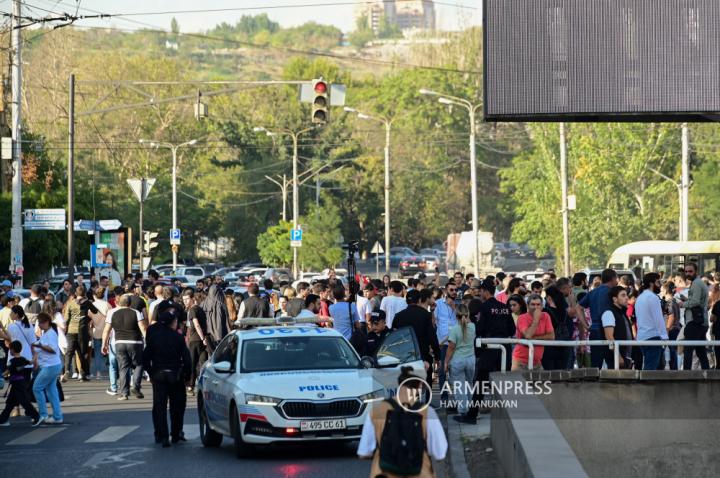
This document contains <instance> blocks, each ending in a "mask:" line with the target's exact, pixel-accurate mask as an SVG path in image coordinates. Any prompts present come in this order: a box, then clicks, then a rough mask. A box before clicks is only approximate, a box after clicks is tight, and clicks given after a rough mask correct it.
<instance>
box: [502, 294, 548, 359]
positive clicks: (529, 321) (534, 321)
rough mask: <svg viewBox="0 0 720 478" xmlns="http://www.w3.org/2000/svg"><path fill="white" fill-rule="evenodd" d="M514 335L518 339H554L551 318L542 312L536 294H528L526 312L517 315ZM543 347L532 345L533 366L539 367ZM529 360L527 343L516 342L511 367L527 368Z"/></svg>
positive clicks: (541, 305)
mask: <svg viewBox="0 0 720 478" xmlns="http://www.w3.org/2000/svg"><path fill="white" fill-rule="evenodd" d="M516 337H517V338H519V339H541V340H553V339H555V331H554V330H553V326H552V320H550V316H549V315H548V314H547V312H543V300H542V297H540V296H539V295H537V294H533V295H531V296H530V299H529V300H528V313H527V314H523V315H521V316H520V317H518V321H517V333H516ZM544 350H545V347H543V346H540V345H536V346H535V347H534V356H533V368H542V367H540V361H541V360H542V356H543V351H544ZM528 360H529V348H528V346H527V345H522V344H517V345H516V346H515V349H514V350H513V354H512V369H513V370H527V369H528Z"/></svg>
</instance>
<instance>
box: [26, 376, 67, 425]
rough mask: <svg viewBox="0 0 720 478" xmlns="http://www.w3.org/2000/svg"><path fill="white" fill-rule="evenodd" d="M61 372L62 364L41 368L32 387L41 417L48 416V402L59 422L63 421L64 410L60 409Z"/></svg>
mask: <svg viewBox="0 0 720 478" xmlns="http://www.w3.org/2000/svg"><path fill="white" fill-rule="evenodd" d="M60 372H62V365H60V364H57V365H51V366H49V367H40V370H39V371H38V374H37V376H36V377H35V383H33V387H32V391H33V394H34V395H35V400H36V401H37V406H38V412H39V413H40V416H41V417H47V416H48V411H47V404H46V403H45V402H46V400H47V401H49V402H50V405H52V409H53V418H54V419H55V420H58V421H62V419H63V414H62V409H60V395H59V393H58V389H57V379H58V376H59V375H60ZM46 397H47V398H46Z"/></svg>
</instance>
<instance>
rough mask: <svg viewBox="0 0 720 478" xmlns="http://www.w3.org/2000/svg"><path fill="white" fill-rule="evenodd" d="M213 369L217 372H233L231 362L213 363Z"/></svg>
mask: <svg viewBox="0 0 720 478" xmlns="http://www.w3.org/2000/svg"><path fill="white" fill-rule="evenodd" d="M213 370H215V371H216V372H217V373H232V364H231V363H230V362H218V363H215V364H213Z"/></svg>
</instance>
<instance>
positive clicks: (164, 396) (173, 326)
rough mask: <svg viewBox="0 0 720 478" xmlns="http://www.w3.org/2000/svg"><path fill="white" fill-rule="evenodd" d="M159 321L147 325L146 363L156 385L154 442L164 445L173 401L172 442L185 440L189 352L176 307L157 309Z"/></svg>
mask: <svg viewBox="0 0 720 478" xmlns="http://www.w3.org/2000/svg"><path fill="white" fill-rule="evenodd" d="M157 316H158V321H157V322H156V323H154V324H153V325H151V326H150V327H148V330H147V335H146V336H145V339H146V346H145V350H144V352H143V364H144V366H145V369H146V370H148V372H149V374H150V379H151V381H152V387H153V409H152V417H153V426H154V428H155V443H162V446H163V448H167V447H169V446H170V441H169V439H168V438H169V436H168V435H169V434H168V424H167V406H168V399H169V401H170V428H171V431H170V435H171V436H172V442H173V443H178V442H180V441H186V440H185V436H184V434H183V431H182V430H183V416H184V415H185V405H186V400H187V399H186V396H185V384H186V383H189V381H190V372H191V361H190V352H189V351H188V349H187V347H186V346H185V340H184V339H183V337H182V335H180V334H179V333H178V332H177V326H178V318H179V317H180V314H179V313H178V311H177V309H175V308H172V307H168V308H165V309H161V310H158V315H157Z"/></svg>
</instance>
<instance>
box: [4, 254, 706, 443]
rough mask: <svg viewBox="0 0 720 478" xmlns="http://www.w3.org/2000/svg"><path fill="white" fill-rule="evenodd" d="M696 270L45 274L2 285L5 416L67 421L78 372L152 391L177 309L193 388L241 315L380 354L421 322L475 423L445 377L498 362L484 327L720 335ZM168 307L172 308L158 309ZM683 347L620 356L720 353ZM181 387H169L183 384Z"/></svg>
mask: <svg viewBox="0 0 720 478" xmlns="http://www.w3.org/2000/svg"><path fill="white" fill-rule="evenodd" d="M697 272H698V271H697V266H696V265H695V264H692V263H689V264H687V265H686V266H685V268H684V269H683V270H681V271H678V273H677V274H675V275H673V276H672V277H661V276H660V275H659V274H656V273H649V274H645V276H644V277H643V278H642V281H641V282H640V283H639V284H636V283H635V281H634V280H633V278H632V276H622V277H618V275H617V274H616V273H615V271H614V270H612V269H607V270H604V271H603V272H602V274H601V275H600V276H599V277H597V278H594V280H593V281H592V283H589V281H588V277H587V276H586V275H585V274H584V273H577V274H575V275H574V276H573V277H557V276H556V275H555V274H554V273H553V272H552V271H550V272H548V273H546V274H545V275H544V276H543V277H542V280H538V281H533V282H531V283H530V284H527V283H526V282H525V281H524V280H522V279H521V278H520V277H514V276H513V275H512V274H505V273H502V272H499V273H497V274H496V275H489V276H486V277H485V278H483V279H480V278H476V277H474V276H473V275H472V274H467V275H463V274H462V273H456V274H455V275H454V276H453V277H452V278H451V279H450V280H449V282H447V283H441V280H440V276H439V275H438V274H436V275H435V276H434V277H433V276H423V275H421V276H420V277H419V278H410V279H408V280H407V281H406V283H403V282H401V281H397V280H391V278H390V276H385V277H383V279H369V278H364V277H360V276H358V277H356V278H355V279H356V280H351V281H349V283H348V281H347V280H341V278H338V277H336V275H335V274H334V272H333V271H332V270H331V271H329V273H328V275H327V279H323V280H319V281H316V282H314V283H309V282H303V281H300V282H298V283H296V284H295V287H292V286H290V284H287V283H281V284H277V285H276V284H274V283H273V282H272V281H271V280H266V281H265V282H264V283H263V284H262V288H261V287H260V284H251V285H250V286H249V287H248V288H247V293H246V294H235V293H234V292H233V289H232V288H229V287H227V284H225V283H224V282H223V280H222V278H221V277H210V278H206V279H203V280H201V281H198V282H197V283H196V284H194V286H193V287H186V288H184V289H183V288H181V287H178V286H175V285H168V284H165V283H163V282H162V281H161V280H160V277H159V276H158V274H157V273H156V272H155V271H152V270H151V271H150V272H149V273H148V275H147V278H145V277H144V276H143V275H141V274H137V275H128V276H127V277H126V278H125V280H123V281H122V283H121V284H117V285H115V284H113V283H112V282H110V281H111V277H106V276H101V277H97V280H95V279H93V280H92V281H91V282H90V287H89V288H87V289H86V287H85V285H83V284H84V281H83V280H82V278H79V279H78V280H77V282H73V281H70V280H66V281H65V282H64V283H63V285H62V289H61V290H60V291H58V292H56V293H54V294H53V293H52V292H51V291H49V290H48V289H47V287H46V285H44V284H36V285H33V286H32V288H31V291H30V297H28V298H21V297H18V296H16V295H15V294H14V293H13V291H12V289H10V287H8V285H7V284H6V283H3V284H0V290H1V291H2V293H1V294H0V304H2V309H0V339H2V340H3V341H4V344H3V351H5V352H6V353H5V358H4V359H3V360H2V366H3V370H5V369H7V370H8V374H6V375H7V376H8V378H9V380H10V381H11V383H12V384H13V390H15V391H13V392H12V394H11V400H8V401H7V402H6V411H7V414H6V413H5V412H3V414H2V415H0V425H5V424H7V423H8V422H7V418H8V417H9V416H13V415H16V414H19V413H20V407H24V408H25V411H26V414H27V415H28V416H30V417H33V418H34V420H35V421H34V423H35V424H39V423H62V420H63V418H62V410H61V405H60V402H61V396H62V385H61V384H62V383H64V382H67V381H68V380H72V379H77V380H80V381H88V380H98V379H99V380H107V381H108V387H107V394H108V395H111V396H114V397H116V398H117V400H128V399H129V398H130V397H135V398H137V399H142V398H144V395H143V391H142V386H143V381H144V380H146V379H149V378H150V373H149V370H148V363H147V362H148V359H147V357H144V353H145V352H146V351H147V349H148V346H147V344H148V333H149V332H148V331H149V330H150V329H151V327H152V326H153V325H154V324H156V323H158V322H162V323H165V325H170V322H172V321H173V320H174V321H175V324H174V325H172V328H173V329H174V330H175V331H176V332H177V334H176V335H179V336H181V337H182V338H183V342H184V343H185V345H186V347H187V350H188V355H187V358H186V359H185V360H180V361H179V362H178V363H177V364H176V368H177V369H183V370H187V375H188V376H187V380H183V384H185V388H184V390H183V393H182V395H183V398H182V400H184V396H185V395H186V394H188V395H192V394H194V385H195V381H196V380H197V377H198V372H199V370H200V367H201V366H202V364H203V363H204V362H205V360H207V358H208V357H209V355H210V354H212V352H213V350H214V348H215V347H216V346H217V344H218V343H219V342H220V340H222V338H223V337H224V336H225V335H226V334H227V333H228V331H230V330H232V329H234V328H237V327H239V326H240V324H241V322H239V319H243V318H248V317H253V318H257V317H267V318H271V317H278V316H292V317H301V318H302V317H307V318H317V317H320V318H326V319H328V320H327V321H318V325H320V326H331V327H334V328H335V329H336V330H338V331H339V332H340V333H341V334H342V335H343V336H344V337H345V338H347V339H348V340H349V341H350V343H351V344H352V345H353V347H355V349H356V350H357V352H358V354H359V355H361V356H373V355H374V354H375V353H376V351H377V350H378V347H379V346H380V344H381V342H382V340H383V338H384V337H385V336H386V335H387V334H388V333H389V331H390V330H392V329H399V328H402V327H412V328H413V329H414V332H415V336H416V338H417V340H418V343H419V346H420V353H421V358H422V360H423V361H424V362H425V366H426V370H427V377H426V378H427V380H428V381H432V380H433V378H434V376H435V375H437V377H438V381H439V385H440V389H441V390H442V391H443V395H442V397H441V398H443V399H447V398H448V395H449V394H450V393H452V394H453V396H454V398H455V399H456V400H455V403H456V404H457V411H458V412H459V415H458V416H457V419H458V420H461V421H466V422H474V421H475V420H476V419H477V415H478V413H479V412H481V411H482V410H479V407H478V406H476V404H477V403H478V401H479V400H481V399H482V396H481V395H480V396H477V392H476V396H473V397H470V396H467V393H464V391H463V390H452V389H450V390H449V391H448V389H447V387H444V385H445V383H446V382H448V381H449V382H450V383H453V384H457V383H471V382H484V381H487V380H488V379H489V374H490V373H491V372H492V371H496V370H499V369H500V368H501V363H500V361H501V354H500V351H499V350H496V349H489V348H486V347H481V348H477V349H476V347H475V345H474V342H475V338H476V337H483V338H518V339H535V340H553V339H554V340H585V339H591V340H603V339H606V340H633V339H636V340H642V341H647V340H661V339H670V340H674V339H683V338H684V339H687V340H704V339H706V338H711V337H720V320H719V319H720V300H719V299H720V287H719V281H718V279H720V277H718V276H717V275H714V276H713V275H706V276H704V277H699V276H698V273H697ZM115 280H118V279H117V278H115ZM351 289H352V292H351ZM161 315H164V316H165V320H159V317H160V316H161ZM166 322H167V323H166ZM709 332H710V333H709ZM507 348H508V353H507V363H506V364H505V367H506V368H507V369H510V368H512V369H515V370H522V369H527V368H529V365H528V361H529V358H530V357H529V356H530V354H529V350H528V347H527V346H526V345H522V344H517V345H515V346H513V347H511V346H508V347H507ZM679 349H680V347H676V346H671V347H668V348H667V350H665V349H664V348H662V347H645V346H637V347H632V346H622V347H620V353H619V357H620V364H619V367H620V368H642V369H645V370H655V369H662V368H670V369H673V370H675V369H678V368H680V367H681V368H683V369H686V370H687V369H690V368H692V367H693V362H694V360H697V363H698V366H699V367H701V368H702V369H707V368H709V367H710V366H711V364H710V358H712V359H713V365H714V366H715V367H716V368H717V367H718V366H719V365H720V360H718V357H720V348H716V349H715V351H714V353H712V351H711V354H710V356H709V355H708V350H707V349H706V348H705V347H685V349H684V350H682V351H681V350H679ZM591 366H592V367H598V368H601V367H603V366H606V367H608V368H612V367H614V355H613V351H612V350H610V347H609V346H592V347H588V346H578V347H575V348H571V347H560V346H546V347H543V346H541V345H536V346H535V347H534V354H533V368H539V367H542V368H543V369H546V370H563V369H572V368H575V367H591ZM174 390H175V394H174V395H173V394H170V395H172V396H176V395H177V393H176V391H177V390H176V389H174ZM166 395H167V394H166ZM172 396H170V397H169V398H172ZM33 398H34V399H35V402H36V403H37V406H38V409H39V410H38V411H34V408H33V405H32V403H31V401H32V399H33ZM177 400H180V398H177ZM46 401H47V402H49V403H50V404H51V406H52V409H53V416H52V417H50V416H49V415H48V412H47V409H46V405H45V404H46ZM183 403H184V402H183ZM183 407H184V405H183ZM164 434H165V435H167V433H164ZM173 438H174V439H176V438H178V437H177V436H174V437H173Z"/></svg>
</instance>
